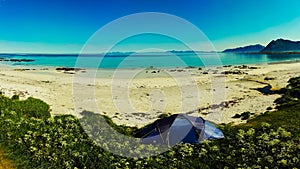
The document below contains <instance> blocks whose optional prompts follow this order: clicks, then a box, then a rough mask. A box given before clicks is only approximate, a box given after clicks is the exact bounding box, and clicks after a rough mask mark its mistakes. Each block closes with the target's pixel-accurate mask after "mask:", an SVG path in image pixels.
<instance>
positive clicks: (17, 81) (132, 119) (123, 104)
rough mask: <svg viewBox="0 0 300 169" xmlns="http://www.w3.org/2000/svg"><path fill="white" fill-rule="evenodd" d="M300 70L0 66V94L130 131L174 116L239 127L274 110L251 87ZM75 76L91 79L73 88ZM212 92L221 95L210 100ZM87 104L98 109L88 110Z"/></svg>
mask: <svg viewBox="0 0 300 169" xmlns="http://www.w3.org/2000/svg"><path fill="white" fill-rule="evenodd" d="M299 66H300V63H299V61H290V62H284V63H276V64H249V65H239V66H238V65H232V66H224V67H206V68H198V67H195V68H173V69H160V68H148V69H118V70H117V73H116V72H114V69H84V70H79V71H75V70H74V71H62V70H60V71H58V70H56V68H55V67H49V66H48V67H44V66H38V67H35V66H31V67H24V66H22V67H18V66H10V65H3V64H1V65H0V82H1V83H0V84H1V85H0V91H2V93H3V94H4V95H6V96H8V97H11V96H12V95H14V94H17V95H20V98H21V99H26V98H28V97H35V98H39V99H41V100H43V101H45V102H47V103H48V104H49V105H50V108H51V114H52V115H61V114H72V115H75V116H78V113H80V112H81V111H84V110H86V111H94V112H97V113H101V114H104V115H107V116H109V117H111V118H112V120H113V121H114V122H115V123H117V124H124V125H128V126H138V127H141V126H144V125H146V124H149V123H150V122H153V121H154V120H156V119H157V118H158V117H159V116H160V115H161V114H175V113H189V114H191V115H196V116H201V117H203V118H204V119H207V120H210V121H212V122H215V123H231V122H232V123H234V124H239V123H243V122H246V121H245V120H241V119H236V118H232V117H233V116H234V115H235V114H241V113H243V112H246V111H250V112H251V113H253V114H254V115H258V114H260V113H264V112H265V111H267V108H268V109H271V108H272V110H274V107H275V104H274V103H273V102H274V100H275V99H276V98H278V97H280V95H278V94H273V95H264V94H262V93H260V92H259V91H257V90H254V88H261V87H264V86H266V85H268V84H270V85H271V86H272V89H274V90H278V89H280V88H282V87H285V86H286V84H287V81H288V79H290V78H291V77H294V76H296V75H297V74H299V73H300V69H299ZM118 71H119V72H118ZM126 71H127V72H128V73H127V74H126V73H125V74H124V72H126ZM95 72H96V74H93V73H95ZM74 77H75V78H83V79H84V78H90V80H84V81H83V83H78V84H77V83H76V82H77V81H76V79H75V80H74ZM95 77H96V78H95ZM91 78H92V79H91ZM214 78H215V79H214ZM216 79H217V80H216ZM218 80H219V81H218ZM74 84H75V85H76V84H77V87H78V86H79V87H80V89H82V91H85V90H87V91H91V90H94V91H95V93H93V94H94V95H93V96H88V95H87V96H85V95H82V96H81V95H80V93H79V92H78V91H75V92H74V89H76V90H78V88H74ZM79 91H80V90H79ZM214 91H217V92H218V91H221V94H220V95H217V94H214V95H212V93H214ZM78 93H79V94H78ZM195 93H196V94H195ZM85 94H88V92H87V93H85ZM89 99H90V100H89ZM128 99H129V101H128ZM87 100H89V101H87ZM91 100H92V101H91ZM75 102H78V103H79V105H78V104H77V105H76V104H75ZM89 102H93V104H94V105H97V107H95V106H94V107H93V106H89V104H90V103H89ZM127 102H129V103H130V107H129V108H128V107H127V105H128V104H127ZM85 103H86V105H85ZM183 103H184V104H183ZM74 104H75V105H74ZM85 106H86V107H85ZM91 107H93V108H91Z"/></svg>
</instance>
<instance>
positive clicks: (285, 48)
mask: <svg viewBox="0 0 300 169" xmlns="http://www.w3.org/2000/svg"><path fill="white" fill-rule="evenodd" d="M223 52H225V53H228V52H232V53H300V41H291V40H285V39H277V40H272V41H271V42H270V43H269V44H268V45H267V46H266V47H264V46H262V45H259V44H257V45H249V46H244V47H238V48H234V49H226V50H224V51H223Z"/></svg>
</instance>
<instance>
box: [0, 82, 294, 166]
mask: <svg viewBox="0 0 300 169" xmlns="http://www.w3.org/2000/svg"><path fill="white" fill-rule="evenodd" d="M289 83H290V84H289V85H288V86H287V88H285V89H282V90H281V92H282V97H281V98H280V99H278V100H277V101H276V102H277V104H278V106H277V109H278V110H277V111H274V112H269V113H265V114H263V115H261V116H258V117H256V118H253V119H250V120H248V122H247V123H246V124H243V125H238V126H231V125H221V126H219V127H220V128H221V129H222V130H223V132H224V134H225V139H222V140H216V141H206V142H204V143H202V144H195V145H192V144H178V145H177V146H175V147H173V148H171V149H170V150H169V151H167V152H165V153H162V154H159V155H157V156H152V157H147V158H129V157H128V158H127V157H121V156H118V155H114V154H112V153H110V152H109V151H106V150H104V149H103V148H101V147H108V148H116V149H119V148H120V149H122V148H124V147H128V146H129V144H132V143H129V142H121V140H117V139H118V138H115V137H114V134H112V133H109V131H108V130H106V128H105V127H103V126H105V125H103V124H104V123H105V122H104V120H105V121H106V122H107V123H108V124H109V125H110V126H112V127H113V128H114V129H116V131H118V132H120V133H124V134H126V135H129V136H130V135H132V133H133V132H134V131H135V130H136V128H131V127H126V126H118V125H116V124H114V123H113V122H112V121H111V119H109V118H108V117H105V116H104V118H102V117H103V116H101V115H95V114H94V113H91V112H83V118H82V119H80V120H79V119H77V118H75V117H73V116H70V115H63V116H56V117H50V113H49V106H48V105H47V104H46V103H44V102H43V101H41V100H38V99H34V98H28V99H27V100H24V101H22V100H19V98H18V97H16V96H15V97H13V98H11V99H10V98H7V97H5V96H2V95H1V96H0V125H1V127H0V147H1V150H3V152H5V154H3V155H4V156H5V158H6V159H10V160H12V161H13V163H14V166H15V167H17V168H75V167H77V168H299V167H300V161H299V160H300V144H299V143H300V137H299V135H300V129H299V124H300V101H299V89H300V77H298V78H293V79H291V80H290V81H289ZM244 115H245V116H247V115H249V116H250V114H249V113H247V112H246V113H245V114H244ZM105 124H106V123H105ZM102 125H103V126H102ZM83 128H84V129H85V130H87V132H86V133H85V132H84V130H83ZM88 136H92V137H96V136H97V137H96V138H97V139H96V141H95V142H94V141H92V140H91V137H88ZM108 137H110V138H109V139H110V140H111V141H110V142H109V144H103V145H101V147H100V146H98V145H97V144H96V143H102V142H101V140H102V141H103V140H105V139H108ZM114 139H115V141H112V140H114ZM143 148H144V147H136V151H137V152H139V151H140V150H143ZM148 148H149V149H150V148H151V146H150V147H148ZM152 148H153V150H154V151H155V148H156V147H152ZM137 152H135V151H132V152H129V153H137Z"/></svg>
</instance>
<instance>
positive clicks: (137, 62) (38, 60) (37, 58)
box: [0, 52, 300, 69]
mask: <svg viewBox="0 0 300 169" xmlns="http://www.w3.org/2000/svg"><path fill="white" fill-rule="evenodd" d="M0 58H2V59H12V58H13V59H32V60H34V61H33V62H10V61H1V62H0V63H1V64H8V65H13V66H21V67H22V66H25V67H27V66H51V67H80V68H108V69H114V68H148V67H157V68H176V67H188V66H192V67H205V66H223V65H240V64H261V63H271V62H282V61H292V60H300V54H237V53H212V52H210V53H209V52H207V53H205V52H202V53H200V52H199V53H194V52H189V53H186V52H182V53H180V52H179V53H144V54H119V53H118V54H109V55H105V56H104V55H43V54H40V55H30V54H26V55H24V54H23V55H18V54H0Z"/></svg>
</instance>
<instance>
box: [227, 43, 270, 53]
mask: <svg viewBox="0 0 300 169" xmlns="http://www.w3.org/2000/svg"><path fill="white" fill-rule="evenodd" d="M264 48H265V47H264V46H263V45H260V44H256V45H249V46H244V47H238V48H233V49H226V50H224V51H223V52H224V53H244V52H247V53H248V52H260V51H262V50H263V49H264Z"/></svg>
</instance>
